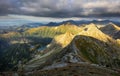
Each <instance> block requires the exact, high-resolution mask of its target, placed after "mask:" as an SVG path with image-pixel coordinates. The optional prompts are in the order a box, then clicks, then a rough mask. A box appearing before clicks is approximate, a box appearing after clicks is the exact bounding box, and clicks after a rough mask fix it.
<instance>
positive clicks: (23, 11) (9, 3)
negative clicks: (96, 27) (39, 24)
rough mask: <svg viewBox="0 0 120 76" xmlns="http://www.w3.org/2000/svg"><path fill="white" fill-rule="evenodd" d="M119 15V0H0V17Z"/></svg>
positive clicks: (55, 17) (46, 18)
mask: <svg viewBox="0 0 120 76" xmlns="http://www.w3.org/2000/svg"><path fill="white" fill-rule="evenodd" d="M38 17H39V19H40V20H43V21H45V20H56V19H58V20H59V19H63V20H67V19H71V18H72V19H80V18H90V17H94V18H103V17H108V18H109V17H110V18H112V17H117V18H119V17H120V0H0V19H9V18H10V19H11V18H12V19H16V18H27V19H30V18H34V19H36V20H38Z"/></svg>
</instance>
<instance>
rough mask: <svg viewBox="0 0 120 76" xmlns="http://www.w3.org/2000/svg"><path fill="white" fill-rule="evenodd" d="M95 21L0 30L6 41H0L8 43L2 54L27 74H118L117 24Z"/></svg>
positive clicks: (34, 75)
mask: <svg viewBox="0 0 120 76" xmlns="http://www.w3.org/2000/svg"><path fill="white" fill-rule="evenodd" d="M78 22H79V21H78ZM94 22H96V21H94ZM94 22H93V23H88V24H86V23H85V24H82V25H80V26H79V25H78V24H75V22H74V21H66V22H62V23H59V24H57V23H54V24H55V25H52V26H48V25H47V26H37V27H34V28H28V29H26V30H23V31H22V32H20V31H15V32H9V33H5V34H0V37H1V38H4V40H5V41H8V42H6V43H5V44H4V45H2V40H1V41H0V46H1V47H3V46H4V47H6V44H7V47H8V48H5V52H3V55H4V54H5V56H3V58H5V60H6V61H5V62H10V63H11V64H12V68H15V67H16V66H19V67H18V69H17V70H18V71H21V70H22V71H24V73H25V74H26V75H27V76H43V75H46V76H51V75H53V74H54V76H79V75H82V76H105V75H107V76H119V75H120V73H119V72H120V70H119V69H120V68H119V67H120V36H119V34H120V27H119V26H118V25H116V24H114V23H112V22H109V21H108V23H107V24H106V22H107V21H105V22H104V21H103V23H102V24H99V23H97V24H96V23H94ZM104 23H105V24H104ZM51 24H52V23H51ZM56 24H57V25H56ZM49 25H50V24H49ZM8 44H9V45H8ZM20 48H21V49H20ZM8 57H9V58H8ZM19 61H21V62H22V63H21V65H19V64H18V63H19ZM7 68H8V66H7ZM10 68H11V66H10ZM11 70H12V69H11Z"/></svg>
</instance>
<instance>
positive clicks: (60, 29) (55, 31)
mask: <svg viewBox="0 0 120 76" xmlns="http://www.w3.org/2000/svg"><path fill="white" fill-rule="evenodd" d="M79 31H81V29H80V28H79V27H78V26H76V25H73V24H70V23H68V24H63V25H60V26H56V27H47V26H43V27H38V28H32V29H29V30H27V31H26V32H25V33H26V34H28V35H31V36H32V35H33V36H41V37H50V38H53V37H54V36H56V35H60V34H64V33H66V32H70V33H72V34H77V33H79Z"/></svg>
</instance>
